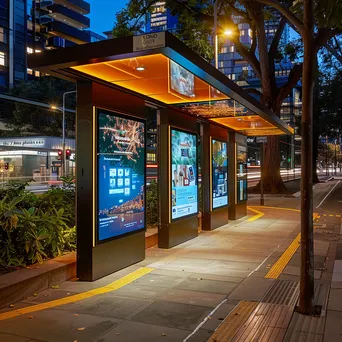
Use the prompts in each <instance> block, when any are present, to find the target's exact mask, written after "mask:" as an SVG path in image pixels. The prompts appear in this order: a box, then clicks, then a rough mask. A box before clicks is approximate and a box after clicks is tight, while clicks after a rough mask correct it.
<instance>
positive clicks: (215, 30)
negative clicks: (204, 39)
mask: <svg viewBox="0 0 342 342" xmlns="http://www.w3.org/2000/svg"><path fill="white" fill-rule="evenodd" d="M217 2H218V0H215V2H214V61H215V68H216V69H218V68H219V65H218V55H219V54H218V36H219V34H218V18H217V17H218V7H217ZM223 34H224V35H225V36H231V35H232V34H233V31H232V30H229V29H227V30H225V31H224V32H223Z"/></svg>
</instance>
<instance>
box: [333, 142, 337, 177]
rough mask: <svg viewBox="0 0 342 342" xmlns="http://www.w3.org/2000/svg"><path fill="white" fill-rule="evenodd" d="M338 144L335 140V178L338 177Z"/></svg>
mask: <svg viewBox="0 0 342 342" xmlns="http://www.w3.org/2000/svg"><path fill="white" fill-rule="evenodd" d="M336 142H337V139H335V165H334V167H335V176H336V172H337V150H336Z"/></svg>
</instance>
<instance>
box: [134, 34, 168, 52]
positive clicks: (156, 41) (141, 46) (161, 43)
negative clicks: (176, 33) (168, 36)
mask: <svg viewBox="0 0 342 342" xmlns="http://www.w3.org/2000/svg"><path fill="white" fill-rule="evenodd" d="M161 47H165V32H157V33H148V34H143V35H140V36H134V37H133V51H135V52H136V51H143V50H150V49H158V48H161Z"/></svg>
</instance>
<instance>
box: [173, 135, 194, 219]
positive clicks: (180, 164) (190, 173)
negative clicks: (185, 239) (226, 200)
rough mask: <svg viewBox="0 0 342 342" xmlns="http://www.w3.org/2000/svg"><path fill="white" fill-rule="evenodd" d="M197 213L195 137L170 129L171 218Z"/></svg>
mask: <svg viewBox="0 0 342 342" xmlns="http://www.w3.org/2000/svg"><path fill="white" fill-rule="evenodd" d="M197 212H198V186H197V136H196V134H192V133H188V132H185V131H180V130H177V129H171V218H172V220H176V219H179V218H182V217H186V216H191V215H194V214H197Z"/></svg>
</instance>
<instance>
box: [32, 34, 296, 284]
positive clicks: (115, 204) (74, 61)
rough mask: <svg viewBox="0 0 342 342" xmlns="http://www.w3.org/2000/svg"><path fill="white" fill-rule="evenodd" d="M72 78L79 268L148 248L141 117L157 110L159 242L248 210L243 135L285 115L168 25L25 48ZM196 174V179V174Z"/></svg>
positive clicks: (269, 127)
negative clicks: (142, 31)
mask: <svg viewBox="0 0 342 342" xmlns="http://www.w3.org/2000/svg"><path fill="white" fill-rule="evenodd" d="M29 67H30V68H32V69H35V70H39V71H41V72H42V73H46V74H50V75H54V76H57V77H60V78H65V79H68V80H72V81H75V82H77V113H76V125H77V127H76V166H77V181H76V187H77V205H76V215H77V273H78V277H79V278H80V279H81V280H88V281H92V280H95V279H98V278H100V277H102V276H104V275H107V274H109V273H112V272H115V271H117V270H119V269H122V268H124V267H127V266H129V265H131V264H133V263H136V262H138V261H141V260H142V259H144V257H145V234H144V232H145V228H146V187H145V179H146V168H145V166H146V119H147V117H148V115H150V113H151V110H152V111H154V112H155V115H156V120H157V132H158V135H157V137H158V138H157V139H158V141H157V149H158V153H157V164H158V189H159V217H158V244H159V247H161V248H171V247H173V246H176V245H178V244H180V243H182V242H184V241H187V240H189V239H192V238H194V237H196V236H197V235H198V212H199V211H201V212H202V229H204V230H212V229H215V228H217V227H220V226H222V225H224V224H227V223H228V220H229V219H232V220H235V219H237V218H240V217H243V216H245V215H246V212H247V207H246V205H247V144H246V137H247V136H267V135H283V134H292V133H293V130H292V128H291V127H289V126H288V125H286V124H285V123H284V122H282V121H281V120H280V119H279V118H278V117H276V116H275V115H273V114H272V113H271V112H270V111H269V110H268V109H266V108H265V107H263V106H261V105H260V103H259V102H258V101H257V100H256V99H254V98H253V97H252V96H250V95H249V94H248V93H247V92H245V91H244V90H243V89H241V88H240V87H239V86H237V85H236V84H235V83H234V82H232V81H231V80H229V79H228V78H227V77H226V76H225V75H224V74H222V73H221V72H220V71H219V70H217V69H215V68H214V67H213V66H212V65H211V64H209V63H207V62H206V61H205V60H204V59H202V58H201V57H200V56H198V55H197V54H196V53H195V52H193V51H192V50H191V49H189V48H188V47H186V46H185V44H183V43H182V42H181V41H179V40H178V39H177V38H176V37H174V36H173V35H172V34H170V33H168V32H159V33H154V34H147V35H141V36H134V37H133V36H132V37H123V38H117V39H112V40H105V41H100V42H96V43H90V44H84V45H77V46H73V47H70V48H64V49H59V50H53V51H44V52H42V53H39V54H34V55H29ZM199 181H200V184H199Z"/></svg>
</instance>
